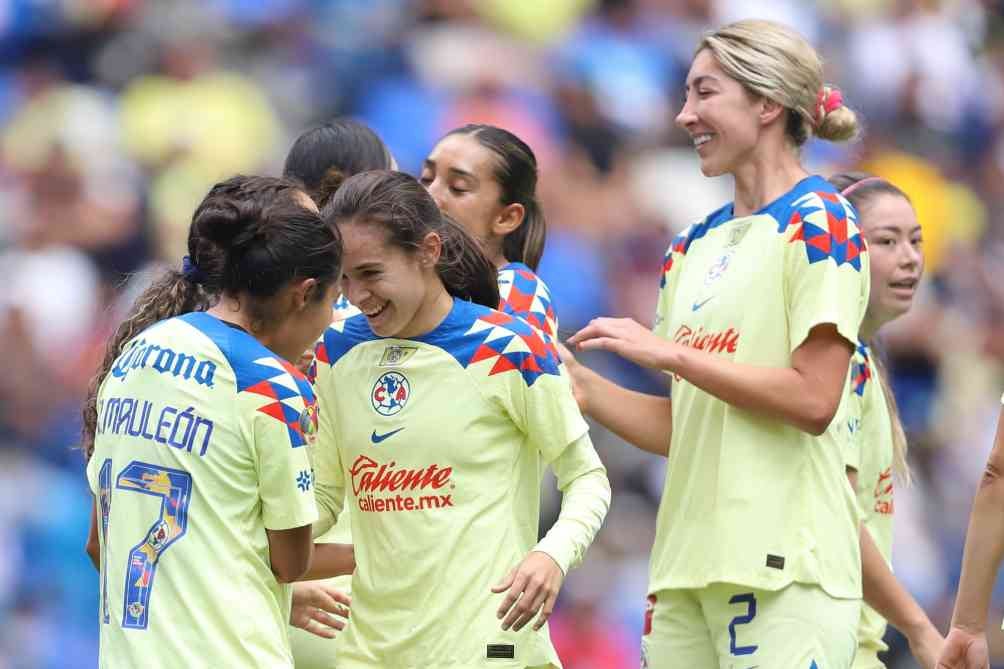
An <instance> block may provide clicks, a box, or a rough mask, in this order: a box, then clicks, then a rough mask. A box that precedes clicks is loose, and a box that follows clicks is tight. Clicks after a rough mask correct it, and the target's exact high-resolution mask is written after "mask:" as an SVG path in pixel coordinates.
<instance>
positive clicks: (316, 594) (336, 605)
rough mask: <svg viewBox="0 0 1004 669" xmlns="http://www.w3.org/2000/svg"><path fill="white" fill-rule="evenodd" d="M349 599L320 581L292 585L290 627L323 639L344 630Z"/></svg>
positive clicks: (332, 636) (330, 637) (349, 603)
mask: <svg viewBox="0 0 1004 669" xmlns="http://www.w3.org/2000/svg"><path fill="white" fill-rule="evenodd" d="M351 604H352V598H351V597H349V596H348V595H346V594H345V593H344V592H342V591H341V590H339V589H338V588H333V587H331V586H330V585H328V584H327V583H325V582H323V581H301V582H299V583H294V584H293V610H292V612H291V613H290V615H289V623H290V624H291V625H292V626H293V627H299V628H300V629H302V630H306V631H308V632H310V633H311V634H314V635H316V636H319V637H323V638H325V639H333V638H335V634H336V633H337V632H340V631H342V630H343V629H345V620H344V619H345V618H348V617H349V608H348V607H349V606H350V605H351Z"/></svg>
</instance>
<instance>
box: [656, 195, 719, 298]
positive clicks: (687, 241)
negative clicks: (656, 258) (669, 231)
mask: <svg viewBox="0 0 1004 669" xmlns="http://www.w3.org/2000/svg"><path fill="white" fill-rule="evenodd" d="M731 219H732V203H729V204H726V205H723V206H721V207H719V208H718V209H716V210H714V211H713V212H711V213H710V214H708V215H707V216H705V217H704V218H703V219H702V220H700V221H698V222H697V223H693V224H692V225H689V226H687V227H686V228H684V230H683V232H681V233H680V234H678V235H677V236H676V237H674V238H673V241H671V242H670V243H669V248H667V249H666V253H665V255H664V256H663V258H662V282H661V284H660V287H665V286H666V276H667V275H668V274H669V272H670V270H672V269H673V265H675V264H676V263H678V262H679V259H680V257H681V256H685V255H687V251H689V250H690V247H691V245H692V244H694V243H695V242H697V241H698V240H700V239H702V238H703V237H704V236H705V235H707V234H708V232H710V231H711V230H714V229H715V228H717V227H718V226H720V225H722V224H723V223H726V222H728V221H729V220H731Z"/></svg>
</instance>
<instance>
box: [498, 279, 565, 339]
mask: <svg viewBox="0 0 1004 669" xmlns="http://www.w3.org/2000/svg"><path fill="white" fill-rule="evenodd" d="M498 284H499V297H500V302H499V310H500V311H503V312H505V313H507V314H510V315H512V316H519V317H520V318H524V319H526V320H527V321H528V322H529V323H530V325H533V326H534V327H536V328H537V329H538V330H541V331H542V332H544V333H546V334H548V335H550V336H554V334H555V333H554V332H553V329H552V327H551V323H553V322H554V321H555V320H556V317H557V316H556V313H555V309H554V301H553V300H552V299H551V291H550V289H549V288H548V287H547V284H546V283H544V280H543V279H541V278H540V276H539V275H538V274H537V273H536V272H534V271H533V270H532V269H530V268H529V267H527V266H526V265H524V264H523V263H509V264H508V265H506V266H505V267H503V268H501V269H500V270H499V272H498Z"/></svg>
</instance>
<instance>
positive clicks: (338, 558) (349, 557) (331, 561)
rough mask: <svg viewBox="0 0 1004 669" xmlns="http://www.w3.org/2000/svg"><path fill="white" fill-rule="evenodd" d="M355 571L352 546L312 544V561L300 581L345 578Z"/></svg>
mask: <svg viewBox="0 0 1004 669" xmlns="http://www.w3.org/2000/svg"><path fill="white" fill-rule="evenodd" d="M355 569H356V554H355V550H353V548H352V544H314V560H313V562H311V564H310V569H308V570H307V572H306V573H305V574H304V575H303V576H302V577H301V580H304V581H312V580H315V579H319V578H334V577H335V576H347V575H348V574H351V573H352V572H353V571H355Z"/></svg>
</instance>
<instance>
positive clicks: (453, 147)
mask: <svg viewBox="0 0 1004 669" xmlns="http://www.w3.org/2000/svg"><path fill="white" fill-rule="evenodd" d="M497 160H498V158H497V156H496V155H495V154H494V153H492V151H491V150H490V149H488V148H486V147H484V146H482V145H481V143H480V142H478V140H477V139H476V138H475V137H474V136H473V135H465V134H460V133H458V134H454V135H447V136H446V137H444V138H443V139H442V140H440V142H439V143H438V144H436V146H435V147H434V148H433V150H432V153H430V154H429V157H428V158H426V159H425V162H424V163H423V165H422V174H421V176H420V177H419V181H420V182H421V183H422V185H423V186H425V187H426V189H427V190H428V191H429V194H430V195H432V199H434V200H435V201H436V205H437V206H438V207H439V209H440V211H442V212H443V213H445V214H447V215H448V216H449V217H450V218H452V219H453V220H455V221H456V222H457V223H460V225H462V226H464V228H465V229H466V230H467V231H468V232H469V233H470V234H471V235H472V236H474V237H475V238H476V239H478V240H479V241H480V242H481V243H482V244H483V245H484V247H485V250H486V251H488V255H489V257H491V258H492V259H493V260H496V261H498V260H499V256H501V255H502V240H503V238H504V237H505V235H507V234H509V233H510V232H512V231H513V230H514V229H516V228H517V227H519V225H520V224H521V223H522V219H523V207H522V206H521V205H518V204H510V205H505V204H503V203H502V186H501V185H500V184H499V182H498V180H497V179H496V176H495V169H496V161H497Z"/></svg>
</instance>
